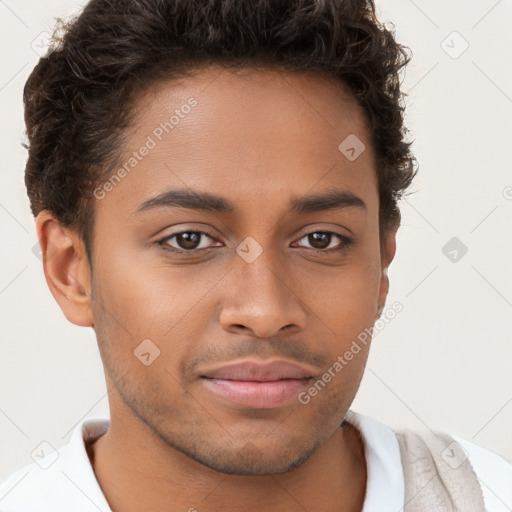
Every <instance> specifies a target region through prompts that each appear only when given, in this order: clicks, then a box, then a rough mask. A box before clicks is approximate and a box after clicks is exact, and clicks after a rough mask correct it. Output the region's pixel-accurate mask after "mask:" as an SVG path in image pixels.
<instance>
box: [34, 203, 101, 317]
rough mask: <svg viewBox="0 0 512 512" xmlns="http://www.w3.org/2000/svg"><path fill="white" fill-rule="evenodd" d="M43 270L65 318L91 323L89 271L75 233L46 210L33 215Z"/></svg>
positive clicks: (81, 245)
mask: <svg viewBox="0 0 512 512" xmlns="http://www.w3.org/2000/svg"><path fill="white" fill-rule="evenodd" d="M36 229H37V236H38V238H39V244H40V246H41V251H42V257H43V270H44V276H45V279H46V282H47V284H48V287H49V288H50V291H51V293H52V295H53V297H54V298H55V300H56V301H57V303H58V304H59V306H60V308H61V309H62V312H63V313H64V315H65V316H66V318H67V319H68V320H69V321H70V322H72V323H73V324H75V325H79V326H82V327H91V326H93V325H94V321H93V317H92V310H91V304H90V301H91V292H90V285H91V272H90V267H89V262H88V260H87V256H86V252H85V247H84V245H83V242H82V240H81V238H80V236H79V235H78V233H77V232H76V231H74V230H72V229H70V228H66V227H64V226H62V224H61V223H60V222H59V221H58V220H57V219H56V218H55V217H54V216H53V214H52V213H50V212H48V211H42V212H40V213H39V215H38V216H37V218H36Z"/></svg>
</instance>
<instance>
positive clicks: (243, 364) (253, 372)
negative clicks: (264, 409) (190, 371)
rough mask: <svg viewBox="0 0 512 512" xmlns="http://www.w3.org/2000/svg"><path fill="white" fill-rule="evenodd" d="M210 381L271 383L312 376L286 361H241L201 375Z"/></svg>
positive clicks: (300, 367) (307, 371) (298, 366)
mask: <svg viewBox="0 0 512 512" xmlns="http://www.w3.org/2000/svg"><path fill="white" fill-rule="evenodd" d="M201 377H206V378H209V379H225V380H241V381H259V382H271V381H276V380H282V379H308V378H310V377H312V374H311V372H310V371H309V370H307V369H306V368H304V367H302V366H300V365H298V364H296V363H292V362H290V361H285V360H274V361H271V362H267V363H263V362H257V361H247V360H246V361H239V362H235V363H230V364H226V365H224V366H219V367H217V368H212V369H210V370H207V371H205V372H203V373H202V374H201Z"/></svg>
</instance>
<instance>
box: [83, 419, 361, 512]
mask: <svg viewBox="0 0 512 512" xmlns="http://www.w3.org/2000/svg"><path fill="white" fill-rule="evenodd" d="M133 440H136V441H135V442H134V441H133ZM88 452H89V455H90V459H91V464H92V466H93V469H94V472H95V474H96V477H97V479H98V482H99V484H100V486H101V488H102V490H103V493H104V494H105V497H106V499H107V501H108V502H109V504H110V507H111V509H112V510H113V511H114V512H135V511H140V510H167V509H168V506H169V504H170V503H172V504H173V510H183V511H188V510H190V511H193V510H194V509H195V510H197V511H199V512H219V511H223V510H237V509H240V510H261V509H263V510H265V511H268V512H278V511H279V512H291V511H294V512H295V511H298V510H333V511H334V510H337V511H341V510H343V511H345V512H361V510H362V506H363V501H364V495H365V489H366V462H365V457H364V447H363V444H362V441H361V438H360V436H359V433H358V432H357V430H356V429H355V427H353V426H352V425H350V424H348V423H346V422H345V423H344V424H343V426H341V427H340V428H338V429H337V430H336V431H335V433H334V434H333V435H332V436H331V438H330V439H328V440H327V442H325V443H324V444H323V445H322V446H320V447H319V448H318V449H317V450H316V452H315V453H314V454H313V455H312V456H311V457H310V458H309V459H308V460H307V461H306V462H305V463H304V464H302V465H301V466H300V467H298V468H296V469H294V470H293V471H290V472H288V473H282V474H276V475H268V476H240V475H229V474H224V473H219V472H217V471H214V470H212V469H210V468H208V467H205V466H204V465H202V464H200V463H199V462H197V461H195V460H193V459H191V458H189V457H188V456H186V455H185V454H183V453H181V452H179V451H177V450H175V449H173V448H172V447H169V446H168V445H163V444H162V441H161V440H159V439H157V438H156V437H155V436H154V434H153V433H152V432H151V431H150V430H149V428H148V427H147V426H145V425H144V426H143V427H140V425H139V426H137V427H136V428H133V429H130V428H128V429H127V428H125V425H124V424H123V428H119V426H118V425H116V422H115V421H112V420H111V423H110V427H109V429H108V431H107V432H106V433H105V434H104V435H103V436H101V437H100V438H99V439H98V440H96V442H95V443H94V444H92V445H90V446H89V447H88Z"/></svg>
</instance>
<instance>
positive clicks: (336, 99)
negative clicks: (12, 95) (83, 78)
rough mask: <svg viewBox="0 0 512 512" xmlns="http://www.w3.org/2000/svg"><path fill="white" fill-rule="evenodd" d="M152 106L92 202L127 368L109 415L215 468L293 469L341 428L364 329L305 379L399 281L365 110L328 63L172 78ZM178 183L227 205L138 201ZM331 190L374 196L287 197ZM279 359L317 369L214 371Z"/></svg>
mask: <svg viewBox="0 0 512 512" xmlns="http://www.w3.org/2000/svg"><path fill="white" fill-rule="evenodd" d="M138 105H139V107H140V108H139V110H138V114H137V116H136V118H135V125H136V126H135V129H134V131H133V132H131V133H130V135H129V138H128V139H127V144H126V147H125V148H124V153H123V156H122V158H121V165H122V164H124V163H127V165H126V167H125V170H126V169H129V171H127V172H125V173H123V172H121V173H120V174H118V177H121V179H120V180H115V181H113V183H115V186H111V187H109V186H106V187H103V188H102V189H101V191H99V192H97V197H101V199H97V200H96V204H95V228H94V239H93V254H94V256H93V280H92V285H91V286H92V289H91V290H92V295H93V297H94V300H93V301H92V303H91V307H92V312H93V316H94V329H95V331H96V334H97V337H98V343H99V348H100V352H101V357H102V360H103V364H104V367H105V371H106V375H107V384H108V386H109V388H110V387H111V386H112V385H113V384H116V387H113V388H112V389H111V391H110V406H111V414H112V418H113V421H117V422H118V424H119V423H125V424H128V422H131V424H133V423H137V422H138V421H139V420H142V422H141V423H140V429H141V431H142V430H143V429H146V430H147V427H149V428H150V431H151V432H152V434H154V435H155V436H156V438H157V439H159V440H160V441H162V442H163V443H165V444H166V445H168V446H172V447H174V448H176V449H178V450H180V451H181V452H183V453H185V454H187V455H188V456H190V457H192V458H193V459H195V460H197V461H199V462H201V463H203V464H205V465H206V466H208V467H211V468H213V469H216V470H219V471H224V472H229V473H237V474H269V473H280V472H284V471H287V470H289V469H291V468H293V467H296V466H297V465H299V464H300V463H301V462H304V461H305V460H306V459H307V458H308V457H309V456H310V455H311V454H312V453H313V452H314V450H315V449H316V448H317V447H319V446H320V445H321V444H322V443H324V442H325V441H326V440H327V439H329V438H330V437H331V436H332V435H333V433H334V432H335V431H336V429H337V428H338V427H339V425H340V423H341V422H342V420H343V418H344V416H345V413H346V411H347V410H348V408H349V406H350V404H351V402H352V400H353V398H354V396H355V393H356V391H357V388H358V386H359V383H360V380H361V377H362V373H363V369H364V366H365V362H366V359H367V351H368V346H364V345H362V350H361V351H359V352H358V353H357V355H354V357H353V359H352V360H351V361H350V362H348V364H344V365H343V368H342V369H341V370H338V371H334V377H331V379H330V382H329V383H328V384H327V385H326V386H325V387H320V391H318V392H317V394H316V395H315V396H310V395H308V396H309V397H310V400H309V401H307V403H301V401H300V400H299V399H298V397H299V394H300V393H301V392H304V391H305V392H307V391H308V389H310V387H311V386H312V385H314V383H315V382H316V381H317V379H319V378H320V379H321V378H322V375H323V374H324V373H325V372H327V371H328V369H329V368H331V372H332V368H333V365H334V363H335V362H336V361H337V358H338V356H342V355H343V354H344V353H345V352H346V351H347V350H348V349H349V348H350V346H351V344H352V342H353V340H355V339H356V338H357V336H358V334H360V333H361V332H363V331H364V330H365V329H366V328H370V327H371V326H372V325H373V323H374V322H375V320H376V311H377V304H378V302H382V301H383V299H384V298H385V293H386V292H387V288H386V279H387V278H385V276H384V273H383V264H382V259H381V252H380V240H379V218H378V206H379V203H378V190H377V180H376V175H375V170H374V155H373V152H372V150H371V142H370V140H369V136H368V129H367V127H366V125H365V124H364V121H363V119H364V118H363V112H362V109H361V108H360V107H358V106H357V105H356V103H355V101H354V100H353V99H351V97H350V95H349V94H348V93H347V92H346V91H345V90H344V89H343V88H342V86H341V85H340V84H335V83H333V82H329V81H328V80H326V79H324V78H320V77H314V76H312V75H305V74H292V73H284V72H277V71H270V70H268V71H253V72H251V73H249V72H248V71H247V70H246V71H245V72H243V73H238V74H234V73H233V72H230V71H227V70H224V71H221V69H220V68H214V67H212V68H206V69H203V70H202V71H201V72H198V74H197V75H196V76H194V77H188V78H186V79H183V80H181V81H180V82H170V83H166V84H160V85H159V87H158V88H153V89H152V91H150V93H149V94H147V95H145V96H144V97H143V98H141V99H140V102H139V104H138ZM172 116H174V117H172ZM161 123H162V124H161ZM165 123H168V124H167V125H165ZM163 126H165V128H163ZM351 135H352V136H353V135H355V136H356V137H357V138H358V139H359V140H360V141H362V142H363V143H364V145H365V147H366V149H365V150H364V151H363V152H362V153H361V154H360V155H359V156H358V157H357V158H356V159H355V160H354V159H353V158H347V155H348V156H350V157H352V156H353V153H354V152H353V151H351V150H350V148H349V150H348V151H346V148H345V150H344V151H343V152H342V151H340V149H338V146H339V145H340V143H341V142H342V141H344V140H345V139H346V138H347V137H348V136H351ZM354 140H355V139H353V138H352V139H349V141H352V143H353V141H354ZM144 146H145V147H146V148H147V150H144V149H142V150H141V148H142V147H144ZM134 151H135V152H137V155H136V156H135V157H134V158H135V160H136V161H135V160H130V157H132V156H133V152H134ZM359 151H360V147H357V148H356V149H355V155H356V156H357V154H358V152H359ZM177 190H179V191H182V192H183V191H184V192H188V193H190V192H197V193H208V194H210V195H212V196H221V197H222V198H223V200H224V202H226V203H228V202H229V206H230V207H228V208H217V207H219V206H220V201H217V203H214V204H213V205H211V208H210V209H204V210H201V209H197V208H195V209H191V208H187V207H184V206H177V205H176V202H174V203H172V202H170V201H167V203H168V204H164V203H165V201H164V200H162V201H153V202H152V203H146V206H142V205H143V204H144V203H145V202H147V201H148V200H150V199H154V198H156V197H157V196H159V195H160V194H162V193H165V192H168V191H177ZM333 192H344V193H345V194H348V195H350V194H351V195H353V196H356V197H357V198H359V199H360V200H361V201H358V200H357V199H356V200H354V199H352V200H351V201H346V202H345V203H339V204H341V205H342V206H340V207H338V208H332V207H331V208H326V207H325V205H323V207H321V208H320V209H319V208H315V207H313V206H312V205H311V204H310V205H309V208H308V207H305V206H307V204H306V205H304V204H302V206H303V208H299V207H296V208H294V209H292V208H291V205H292V203H293V202H294V201H296V200H302V201H303V202H304V200H306V199H308V198H310V197H311V196H320V195H324V194H327V193H333ZM167 199H168V200H169V197H168V198H167ZM174 200H176V196H174ZM187 204H188V205H189V206H192V204H191V202H190V200H189V202H188V203H187ZM202 204H203V205H205V204H206V203H205V202H202ZM332 204H333V203H332V202H331V206H332ZM298 206H300V204H299V205H298ZM317 206H318V205H317ZM198 232H204V233H206V234H198ZM180 233H182V234H181V235H179V234H180ZM173 235H178V236H174V237H173ZM164 238H166V239H167V240H166V241H165V240H164V241H162V240H163V239H164ZM173 249H174V250H176V251H180V252H172V250H173ZM143 340H146V341H143ZM148 340H150V341H148ZM141 343H142V345H141ZM277 360H285V361H288V362H291V363H295V364H296V365H298V366H299V367H300V368H302V369H303V371H304V373H305V374H307V375H309V376H310V378H309V380H307V379H302V380H301V379H299V376H298V375H293V377H294V378H293V379H292V378H289V379H288V381H287V382H286V381H281V383H280V384H276V382H275V381H274V382H267V383H266V384H261V382H260V384H258V383H255V382H252V383H248V382H246V383H245V384H243V383H240V382H237V381H238V380H243V378H244V375H245V378H247V375H249V374H248V373H246V374H244V370H243V369H242V370H239V373H237V372H234V373H233V370H232V369H231V370H229V369H228V370H226V371H227V374H222V375H221V378H219V374H215V375H214V370H216V369H218V368H220V367H222V366H225V365H228V364H233V363H238V362H244V361H251V362H254V363H256V364H265V363H268V362H272V361H277ZM338 368H339V367H338ZM230 371H231V372H232V373H229V372H230ZM240 372H241V373H240ZM263 373H264V372H263ZM270 373H271V372H270ZM243 374H244V375H243ZM208 376H209V378H208ZM215 376H217V379H215V378H214V377H215ZM222 377H223V378H222ZM229 377H231V379H230V378H229ZM267 377H268V375H267ZM274 378H275V379H277V378H279V376H276V375H274ZM255 380H257V379H255ZM267 380H268V379H267ZM270 380H272V379H270ZM229 381H231V382H229ZM258 386H259V387H258ZM302 396H303V397H304V396H305V395H304V393H303V394H302ZM305 401H306V400H302V402H305ZM114 418H116V419H115V420H114Z"/></svg>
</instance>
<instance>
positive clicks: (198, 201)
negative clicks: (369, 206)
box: [136, 189, 366, 214]
mask: <svg viewBox="0 0 512 512" xmlns="http://www.w3.org/2000/svg"><path fill="white" fill-rule="evenodd" d="M162 207H166V208H169V207H178V208H188V209H190V210H198V211H205V212H217V213H225V214H233V213H235V212H236V207H235V205H234V204H233V203H232V202H231V201H229V200H228V199H226V198H224V197H222V196H219V195H214V194H211V193H209V192H200V191H194V190H187V189H173V190H167V191H165V192H162V193H161V194H158V195H157V196H156V197H153V198H151V199H148V200H146V201H144V202H143V203H142V204H141V205H140V206H139V207H138V208H137V210H136V213H140V212H144V211H148V210H153V209H155V208H162ZM352 207H356V208H360V209H362V210H366V203H365V202H364V201H363V200H362V199H361V198H360V197H358V196H356V195H355V194H353V193H352V192H350V191H348V190H338V189H334V190H329V191H327V192H323V193H319V194H314V195H310V196H305V197H300V198H296V199H292V200H291V202H290V212H292V213H296V214H305V213H311V212H320V211H328V210H339V209H343V208H352Z"/></svg>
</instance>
